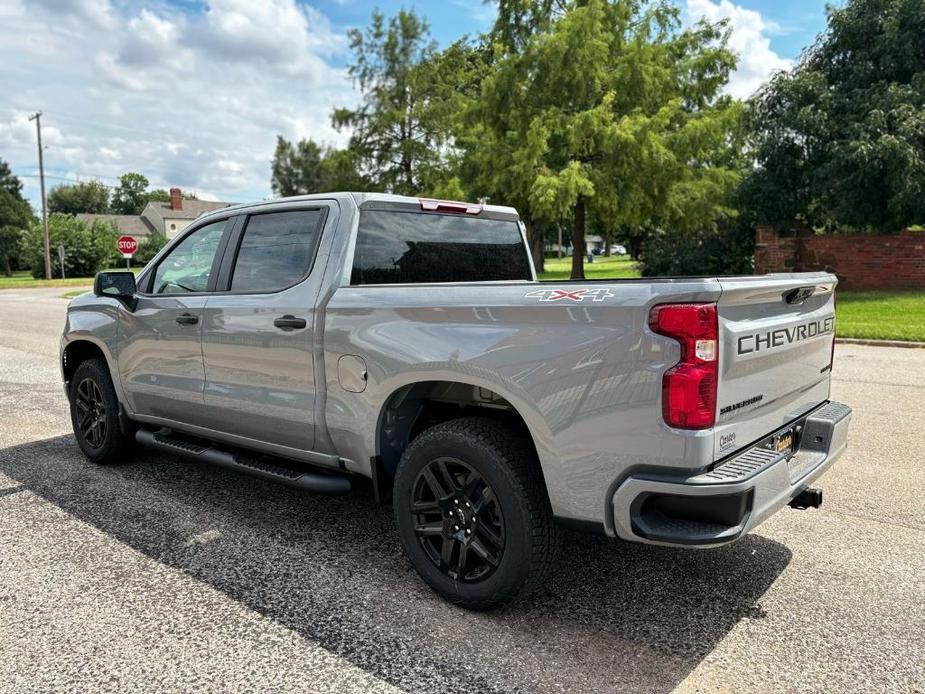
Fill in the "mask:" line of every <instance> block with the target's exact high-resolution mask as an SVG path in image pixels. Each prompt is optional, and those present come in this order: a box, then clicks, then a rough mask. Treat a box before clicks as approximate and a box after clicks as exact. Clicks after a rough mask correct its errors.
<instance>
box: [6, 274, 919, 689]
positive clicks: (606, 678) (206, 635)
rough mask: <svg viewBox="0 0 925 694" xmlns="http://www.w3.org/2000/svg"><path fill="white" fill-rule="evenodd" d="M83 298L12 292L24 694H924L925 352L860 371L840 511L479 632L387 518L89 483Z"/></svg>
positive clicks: (12, 552)
mask: <svg viewBox="0 0 925 694" xmlns="http://www.w3.org/2000/svg"><path fill="white" fill-rule="evenodd" d="M59 294H60V290H52V291H50V292H49V291H45V290H21V291H2V292H0V690H2V691H17V692H18V691H74V692H82V693H84V692H97V691H99V692H114V691H132V692H135V691H151V690H158V691H178V690H186V691H189V690H195V691H197V692H204V691H223V692H227V691H264V692H265V691H288V690H302V691H382V692H385V691H392V690H408V691H426V692H442V693H449V692H467V693H469V694H472V693H474V692H482V691H515V690H518V691H537V692H556V691H569V692H612V691H623V690H630V691H644V692H661V691H669V690H673V689H677V690H679V691H685V692H691V691H736V692H741V691H762V692H767V691H793V690H797V689H800V690H803V691H813V690H815V691H823V690H824V691H851V692H857V691H877V692H881V691H904V692H909V691H919V692H921V691H923V690H925V453H923V451H925V429H923V427H922V421H923V420H925V350H914V349H895V348H879V347H862V346H840V347H839V349H838V350H837V358H836V365H835V372H834V379H835V384H834V394H833V395H834V397H835V398H837V399H839V400H842V401H843V402H847V403H850V404H851V405H852V406H853V407H854V409H855V419H854V422H853V428H852V434H851V446H850V450H849V451H848V453H847V454H846V455H845V456H844V457H843V458H842V459H841V460H840V461H839V462H838V463H837V464H836V465H835V467H834V468H833V469H832V470H830V471H829V472H828V473H826V475H825V476H824V477H823V478H822V479H821V486H823V487H824V489H825V503H824V505H823V508H822V509H820V510H817V511H801V512H798V511H790V510H785V511H782V512H781V513H779V514H777V515H776V516H775V517H774V518H772V519H771V520H769V521H768V522H767V523H765V524H764V525H762V526H761V527H760V528H759V530H758V531H757V532H755V533H753V534H751V535H749V536H748V537H746V538H745V539H743V540H742V541H740V542H738V543H736V544H734V545H732V546H729V547H724V548H720V549H714V550H708V551H684V550H671V549H660V548H650V547H640V546H635V545H627V544H621V543H616V542H612V541H609V540H606V539H603V538H596V537H584V536H578V535H575V536H570V537H569V538H568V542H567V546H566V552H565V555H564V557H563V560H562V563H561V566H560V569H559V570H558V572H557V573H556V574H555V575H554V576H553V578H552V580H551V581H550V583H549V585H548V586H547V588H546V590H545V592H544V593H543V594H542V595H540V596H538V597H537V598H536V599H535V600H534V601H532V602H531V603H529V604H521V605H515V606H512V607H510V608H507V609H505V610H503V611H499V612H496V613H491V614H473V613H468V612H465V611H462V610H459V609H456V608H453V607H451V606H449V605H447V604H445V603H443V602H442V601H440V600H439V599H438V598H436V597H435V596H434V595H433V594H432V593H431V592H430V591H429V590H428V589H427V588H425V587H424V586H423V585H422V584H421V582H420V581H418V580H417V578H416V576H415V574H414V573H413V571H412V570H411V568H410V566H409V565H408V563H407V561H406V560H405V558H404V557H403V556H402V554H401V552H400V548H399V544H398V538H397V536H396V532H395V526H394V523H393V521H392V518H391V511H390V509H388V508H376V507H375V506H374V504H373V503H372V501H371V499H370V498H369V497H368V496H366V495H364V494H360V493H357V494H355V495H353V496H350V497H345V498H325V497H317V496H312V495H309V494H307V493H303V492H299V491H296V490H291V489H289V488H286V487H280V486H277V485H274V484H271V483H265V482H262V481H259V480H255V479H252V478H249V477H244V476H241V475H237V474H234V473H231V472H228V471H224V470H221V469H218V468H213V467H207V466H199V465H197V464H194V463H189V462H186V461H183V460H180V459H177V458H173V457H170V456H164V455H160V454H153V453H150V452H145V453H142V454H141V455H140V456H139V459H138V461H137V462H135V463H134V464H130V465H123V466H118V467H110V468H103V467H96V466H94V465H92V464H90V463H88V462H87V461H86V460H85V459H84V458H83V457H82V456H81V455H80V453H79V452H78V450H77V447H76V445H75V444H74V442H73V439H72V437H71V435H70V430H69V421H68V417H67V409H66V402H65V399H64V395H63V392H62V389H61V386H60V383H59V375H58V366H57V350H58V334H59V332H60V330H61V326H62V322H63V315H64V309H65V305H66V301H65V300H63V299H60V298H58V295H59Z"/></svg>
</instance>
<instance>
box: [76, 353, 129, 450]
mask: <svg viewBox="0 0 925 694" xmlns="http://www.w3.org/2000/svg"><path fill="white" fill-rule="evenodd" d="M88 390H89V391H90V392H91V393H92V397H91V398H90V399H91V401H95V400H97V399H98V403H95V402H94V404H95V405H97V409H96V411H98V412H100V413H101V414H100V416H99V417H97V418H95V419H99V420H101V426H100V428H99V429H98V430H97V431H96V432H95V433H93V434H90V435H88V433H87V431H86V430H87V426H88V425H87V422H86V421H85V420H84V418H85V417H86V416H87V410H86V405H87V398H86V394H87V391H88ZM68 399H69V400H70V404H71V425H72V426H73V428H74V436H75V438H76V439H77V445H78V446H80V450H81V451H82V452H83V454H84V455H85V456H87V458H89V459H90V460H91V461H92V462H94V463H98V464H99V465H112V464H114V463H121V462H123V461H125V460H126V457H127V456H128V454H129V452H130V449H131V447H132V443H133V441H132V439H131V438H129V437H127V436H126V435H125V432H123V430H122V426H121V423H120V421H119V419H120V418H119V399H118V398H117V397H116V390H115V388H114V387H113V385H112V377H111V376H110V375H109V368H108V367H107V365H106V362H105V361H103V360H102V359H88V360H86V361H84V362H81V364H80V366H78V367H77V370H76V371H75V372H74V376H73V378H71V381H70V384H69V386H68ZM94 437H95V438H96V440H93V438H94Z"/></svg>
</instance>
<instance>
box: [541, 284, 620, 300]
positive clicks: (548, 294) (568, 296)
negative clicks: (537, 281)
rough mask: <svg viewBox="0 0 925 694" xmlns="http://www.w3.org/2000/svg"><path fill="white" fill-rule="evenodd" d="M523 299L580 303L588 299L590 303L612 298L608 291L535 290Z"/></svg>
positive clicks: (583, 289)
mask: <svg viewBox="0 0 925 694" xmlns="http://www.w3.org/2000/svg"><path fill="white" fill-rule="evenodd" d="M524 296H525V297H527V298H529V299H539V300H540V301H563V300H564V301H577V302H581V301H584V300H585V299H588V298H590V299H591V301H603V300H604V299H609V298H610V297H612V296H613V292H612V291H610V290H609V289H589V288H587V287H585V288H582V289H572V290H566V289H535V290H534V291H532V292H527V293H526V294H525V295H524Z"/></svg>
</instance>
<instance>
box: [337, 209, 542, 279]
mask: <svg viewBox="0 0 925 694" xmlns="http://www.w3.org/2000/svg"><path fill="white" fill-rule="evenodd" d="M530 279H532V278H531V277H530V265H529V262H528V259H527V249H526V247H525V246H524V243H523V239H522V237H521V235H520V228H519V226H518V225H517V223H516V222H513V221H504V220H498V219H487V218H484V217H482V218H476V217H464V216H461V215H444V214H422V213H414V212H398V211H383V210H363V211H361V212H360V224H359V229H358V231H357V242H356V250H355V251H354V256H353V272H352V274H351V279H350V281H351V284H354V285H358V284H407V283H431V282H498V281H502V280H530Z"/></svg>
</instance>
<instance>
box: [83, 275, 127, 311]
mask: <svg viewBox="0 0 925 694" xmlns="http://www.w3.org/2000/svg"><path fill="white" fill-rule="evenodd" d="M93 293H94V294H95V295H96V296H108V297H112V298H113V299H119V300H120V301H124V302H125V303H127V304H129V305H131V304H132V303H133V302H134V300H135V273H134V272H126V271H122V272H98V273H96V278H95V279H94V280H93Z"/></svg>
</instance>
